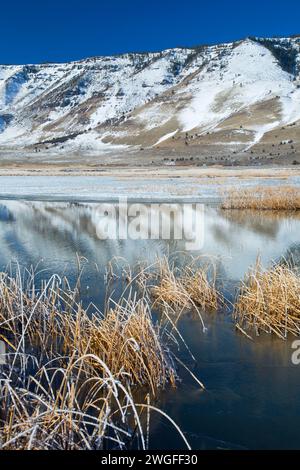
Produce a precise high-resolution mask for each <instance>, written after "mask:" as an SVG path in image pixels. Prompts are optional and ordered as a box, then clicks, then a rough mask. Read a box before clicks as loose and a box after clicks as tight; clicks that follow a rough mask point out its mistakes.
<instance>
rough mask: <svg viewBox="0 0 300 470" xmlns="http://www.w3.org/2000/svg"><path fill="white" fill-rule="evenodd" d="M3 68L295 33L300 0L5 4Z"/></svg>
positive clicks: (0, 33)
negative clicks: (250, 36) (20, 64)
mask: <svg viewBox="0 0 300 470" xmlns="http://www.w3.org/2000/svg"><path fill="white" fill-rule="evenodd" d="M0 11H1V21H0V63H2V64H3V63H17V64H18V63H29V62H30V63H38V62H45V61H60V62H61V61H68V60H75V59H81V58H84V57H88V56H94V55H107V54H115V53H122V52H127V51H145V50H146V51H154V50H160V49H164V48H168V47H176V46H181V45H184V46H192V45H196V44H208V43H218V42H225V41H230V40H233V39H240V38H243V37H245V36H249V35H259V36H274V35H291V34H300V0H280V1H279V0H249V1H245V0H239V1H237V0H233V1H230V0H211V1H202V0H160V1H158V0H148V1H146V0H140V1H137V0H131V1H121V0H108V1H102V0H98V1H97V0H61V1H58V0H51V1H47V0H44V1H43V0H39V1H37V0H28V1H26V0H23V1H21V0H3V1H2V2H1V10H0Z"/></svg>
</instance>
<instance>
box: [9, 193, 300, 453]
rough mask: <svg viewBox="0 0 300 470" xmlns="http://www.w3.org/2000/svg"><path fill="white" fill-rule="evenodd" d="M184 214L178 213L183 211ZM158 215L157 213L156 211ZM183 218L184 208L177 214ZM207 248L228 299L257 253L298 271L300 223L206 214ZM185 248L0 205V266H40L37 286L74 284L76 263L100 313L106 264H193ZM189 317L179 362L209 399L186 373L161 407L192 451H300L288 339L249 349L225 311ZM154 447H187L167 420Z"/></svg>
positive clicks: (156, 427) (71, 209)
mask: <svg viewBox="0 0 300 470" xmlns="http://www.w3.org/2000/svg"><path fill="white" fill-rule="evenodd" d="M178 207H179V206H178ZM154 210H155V209H154ZM178 210H180V207H179V208H178ZM203 229H204V230H203V240H202V242H203V243H202V247H201V249H200V250H198V251H197V252H195V253H192V254H193V255H194V256H197V255H198V254H205V255H209V256H211V257H213V258H214V259H215V260H217V261H218V266H219V270H220V272H221V274H222V279H223V286H224V289H225V292H226V295H227V296H229V297H230V296H231V297H232V296H233V295H234V287H235V286H236V285H237V283H238V281H239V280H240V279H242V278H243V276H244V274H245V272H246V271H247V270H248V268H249V267H250V266H251V265H253V264H254V263H255V260H256V258H257V255H258V254H259V255H260V257H261V260H262V262H263V264H264V265H265V266H268V265H270V263H272V262H273V261H276V260H278V259H280V258H282V256H284V257H285V258H288V259H291V258H293V261H294V262H295V263H296V264H299V265H300V217H299V216H298V215H297V214H294V215H291V214H278V213H277V214H276V213H269V212H265V213H259V212H256V213H253V212H247V211H244V212H243V211H232V212H221V211H218V210H217V209H214V208H208V207H207V208H205V212H204V218H203ZM185 250H186V243H185V241H184V240H174V239H173V240H172V239H171V240H129V239H127V240H126V239H125V240H118V239H117V240H101V239H100V238H99V218H98V208H97V204H96V203H95V204H79V203H76V204H75V203H54V202H52V203H51V202H35V201H26V202H25V201H2V202H1V204H0V267H1V269H2V270H3V269H12V270H14V269H15V266H16V265H15V263H16V262H18V263H19V265H20V266H21V267H27V268H29V267H30V266H34V267H35V269H36V272H37V277H38V278H40V279H46V278H48V277H50V276H51V275H52V274H53V273H57V274H59V275H61V276H62V275H66V276H67V277H68V278H69V279H70V280H74V281H75V279H76V277H77V274H78V265H77V254H78V255H79V256H82V257H83V258H84V259H83V258H82V264H83V265H84V274H83V278H82V291H81V294H82V299H83V302H84V303H85V304H86V305H87V304H89V303H90V302H94V303H95V304H96V305H97V306H99V307H100V308H102V306H103V297H104V293H103V292H102V291H101V285H103V278H104V276H105V272H106V267H107V264H108V262H109V261H110V260H111V259H112V258H113V257H119V259H121V258H124V259H126V263H128V264H129V265H130V266H134V265H135V264H136V263H138V262H140V261H147V262H148V263H151V262H154V261H155V260H156V259H157V256H163V255H167V256H172V255H174V254H175V253H177V256H178V253H180V255H179V256H182V257H184V256H189V255H190V254H191V253H186V252H185ZM204 320H205V324H206V327H207V331H206V332H203V329H202V326H201V324H200V322H199V319H197V317H195V316H193V315H189V314H187V315H185V316H184V317H182V320H181V322H180V330H181V332H182V334H183V336H184V338H185V340H186V342H187V343H188V345H189V348H190V349H191V351H192V353H193V355H194V356H195V358H196V363H194V362H193V361H192V360H191V358H190V356H188V354H187V353H186V352H185V351H181V352H180V353H179V354H180V357H181V358H182V359H183V360H184V361H185V363H186V364H188V366H189V367H190V368H191V369H192V371H193V373H194V374H195V375H196V376H197V377H199V379H200V380H201V381H202V382H204V384H205V386H206V390H205V391H201V390H199V387H198V386H197V384H196V383H195V382H194V381H193V379H192V378H191V377H190V376H189V374H188V373H187V372H185V371H184V370H183V371H182V370H181V371H180V375H181V382H180V383H179V385H178V387H177V389H176V390H166V391H164V392H162V393H161V395H160V396H159V398H158V400H157V403H156V405H158V406H159V407H161V408H162V409H164V410H165V411H166V412H167V413H168V414H169V415H170V416H171V417H172V418H173V419H174V420H175V421H176V422H177V423H178V424H179V425H180V427H181V429H182V430H183V431H184V432H185V433H186V437H187V439H188V440H189V442H190V444H191V446H192V448H194V449H215V448H224V449H228V448H231V449H260V448H264V449H272V448H282V449H286V448H300V436H299V419H300V366H295V365H293V364H292V362H291V354H292V349H291V340H288V341H286V342H283V341H281V340H279V339H275V338H271V337H268V336H267V335H264V336H260V337H258V338H255V339H254V341H250V340H248V339H247V338H245V337H244V336H241V335H240V334H239V333H238V332H236V331H235V329H234V327H233V323H232V319H231V317H230V315H229V314H228V313H226V312H224V313H218V314H204ZM150 446H151V448H155V449H166V448H168V449H172V448H175V449H176V448H178V447H181V446H182V442H181V441H180V439H179V438H178V436H177V435H176V433H175V432H174V430H173V429H172V427H171V426H170V425H169V424H168V423H166V421H163V420H160V419H156V418H153V422H152V435H151V440H150Z"/></svg>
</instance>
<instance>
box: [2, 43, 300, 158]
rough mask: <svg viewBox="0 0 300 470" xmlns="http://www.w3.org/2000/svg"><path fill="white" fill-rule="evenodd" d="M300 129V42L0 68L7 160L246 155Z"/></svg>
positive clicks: (229, 45) (199, 48)
mask: <svg viewBox="0 0 300 470" xmlns="http://www.w3.org/2000/svg"><path fill="white" fill-rule="evenodd" d="M299 120H300V37H297V36H295V37H288V38H278V37H277V38H259V37H254V38H253V37H251V38H249V37H248V38H245V39H243V40H239V41H236V42H229V43H223V44H217V45H208V46H207V45H201V46H194V47H192V48H174V49H165V50H163V51H159V52H149V53H147V52H144V53H125V54H121V55H117V56H97V57H91V58H87V59H81V60H79V61H71V62H67V63H46V64H25V65H0V149H1V152H5V151H8V150H9V151H11V150H12V149H27V150H28V151H36V152H38V151H40V149H43V151H45V150H47V151H49V153H51V152H55V153H66V152H67V153H68V152H74V151H79V152H80V151H81V152H94V153H96V154H101V153H103V152H104V153H107V152H109V151H112V152H115V151H118V152H119V151H120V152H123V151H126V150H131V149H137V148H140V147H141V146H142V147H143V148H148V149H153V151H155V150H157V148H160V149H161V148H165V149H167V150H168V151H178V152H187V149H188V150H189V152H191V150H192V149H193V152H194V153H195V152H197V151H198V152H202V151H205V149H206V148H207V147H210V148H212V147H213V146H216V145H217V144H218V145H220V146H221V147H222V148H223V149H224V148H226V149H227V148H228V149H230V151H231V152H240V151H249V150H250V149H252V148H255V146H257V145H258V144H260V143H261V142H262V141H264V140H266V139H267V140H268V139H270V138H271V136H272V133H274V132H276V129H281V128H282V127H283V126H290V125H292V126H293V130H292V131H293V132H294V131H295V132H294V133H296V137H297V134H298V130H299V123H298V121H299ZM274 139H275V137H274V138H273V141H272V142H273V143H272V144H270V145H273V144H274V142H276V143H277V141H276V139H275V140H274ZM271 140H272V139H271ZM271 140H270V142H271ZM283 140H284V139H283ZM287 140H293V144H294V146H295V145H298V139H287ZM279 143H280V142H279ZM279 143H278V145H279ZM46 147H47V148H46Z"/></svg>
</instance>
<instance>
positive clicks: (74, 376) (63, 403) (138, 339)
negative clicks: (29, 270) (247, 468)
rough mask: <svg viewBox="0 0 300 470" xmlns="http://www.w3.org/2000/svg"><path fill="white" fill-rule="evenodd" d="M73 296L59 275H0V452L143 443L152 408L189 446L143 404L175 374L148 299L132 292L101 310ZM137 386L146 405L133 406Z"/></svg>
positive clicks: (166, 340) (165, 339)
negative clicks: (3, 356) (3, 348)
mask: <svg viewBox="0 0 300 470" xmlns="http://www.w3.org/2000/svg"><path fill="white" fill-rule="evenodd" d="M63 284H64V288H62V285H63ZM77 294H78V292H76V291H72V290H71V289H69V288H68V283H67V282H65V283H63V282H62V280H61V279H59V278H58V277H57V276H53V277H52V278H51V279H50V280H49V281H48V282H47V283H44V284H43V287H42V289H41V290H36V289H35V286H34V278H30V279H29V281H28V282H27V285H26V287H24V286H23V285H22V281H21V276H17V278H11V277H9V276H8V275H6V274H2V275H1V277H0V334H1V339H2V340H4V341H5V342H6V345H7V349H8V355H7V364H6V365H5V366H1V367H0V383H1V390H0V448H3V449H102V448H104V447H105V448H108V447H109V448H120V449H124V448H128V446H132V445H135V446H136V447H142V448H145V447H146V445H147V442H148V440H149V436H145V432H144V430H143V425H144V421H145V419H144V415H145V413H147V414H149V413H150V410H154V411H156V412H158V413H161V414H163V416H164V417H165V418H166V419H168V420H169V421H170V422H171V423H172V424H173V425H174V427H175V428H176V430H177V431H178V432H179V433H180V434H181V436H182V438H183V440H184V442H185V443H186V445H188V443H187V441H186V439H185V437H184V436H183V434H182V433H181V431H180V429H179V428H178V426H177V425H176V424H175V423H174V422H173V421H172V420H171V419H170V418H169V417H168V416H167V415H165V414H164V413H163V412H161V411H160V410H158V409H156V408H155V407H153V406H152V405H150V403H149V397H151V396H153V395H155V394H157V392H158V390H159V389H161V388H163V387H165V386H166V385H168V384H170V385H173V386H174V385H175V381H176V378H177V375H176V371H175V366H174V362H173V361H174V359H173V355H172V354H171V352H170V350H169V347H168V346H167V343H169V342H170V335H168V332H167V330H166V329H165V328H164V329H163V330H162V329H161V327H160V325H159V324H157V323H156V324H155V323H154V322H153V320H152V317H151V310H150V307H149V304H148V302H147V299H146V298H145V297H143V296H142V297H140V298H139V299H137V298H136V296H135V295H134V296H132V295H131V294H130V295H129V296H127V298H122V299H121V300H120V301H119V302H116V303H114V304H113V307H111V306H109V307H107V311H106V313H105V315H102V314H101V313H100V312H98V311H97V309H96V308H95V307H94V313H93V314H90V313H88V312H87V311H86V310H84V309H83V308H82V306H81V305H80V304H77V303H76V301H75V298H76V296H77ZM108 303H109V304H111V303H112V300H111V299H110V300H109V302H108ZM173 333H174V332H172V334H173ZM137 386H139V387H140V390H142V389H143V390H145V392H144V393H145V394H146V395H147V397H148V398H147V400H146V398H145V402H144V403H139V404H136V403H135V402H134V398H133V395H132V388H134V389H136V387H137ZM141 387H143V388H141ZM148 390H149V392H150V394H149V392H148ZM147 419H148V418H147ZM146 421H147V420H146ZM146 432H147V431H146Z"/></svg>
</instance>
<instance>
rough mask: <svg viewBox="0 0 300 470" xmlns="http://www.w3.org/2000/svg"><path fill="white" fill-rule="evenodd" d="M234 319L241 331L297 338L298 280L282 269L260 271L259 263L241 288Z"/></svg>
mask: <svg viewBox="0 0 300 470" xmlns="http://www.w3.org/2000/svg"><path fill="white" fill-rule="evenodd" d="M234 317H235V319H236V321H237V324H238V326H239V329H241V330H242V331H245V330H249V329H254V331H255V332H256V334H259V333H260V332H262V331H264V332H267V333H273V334H275V335H276V336H278V337H279V338H282V339H285V338H286V337H287V335H288V333H290V334H293V335H295V336H297V335H299V334H300V278H299V277H298V276H297V275H296V274H295V273H294V272H293V271H292V270H291V269H290V268H289V267H288V266H285V265H275V266H273V267H271V268H270V269H268V270H263V268H262V266H261V264H260V262H259V261H258V262H257V264H256V266H255V267H254V268H253V269H252V270H250V271H249V273H248V274H247V275H246V279H245V281H244V282H243V283H242V285H241V289H240V292H239V295H238V297H237V300H236V303H235V307H234Z"/></svg>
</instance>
